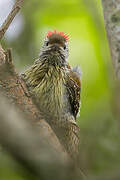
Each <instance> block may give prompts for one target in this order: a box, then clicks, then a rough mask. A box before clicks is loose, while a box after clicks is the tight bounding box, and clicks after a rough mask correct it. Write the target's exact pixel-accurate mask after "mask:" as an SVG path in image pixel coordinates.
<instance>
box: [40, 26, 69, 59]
mask: <svg viewBox="0 0 120 180" xmlns="http://www.w3.org/2000/svg"><path fill="white" fill-rule="evenodd" d="M68 40H69V36H68V35H67V34H65V33H63V32H57V31H56V30H54V31H48V34H47V35H46V37H45V40H44V44H43V47H42V51H41V53H42V54H46V55H49V56H52V55H54V56H58V57H61V58H62V59H64V61H67V58H68Z"/></svg>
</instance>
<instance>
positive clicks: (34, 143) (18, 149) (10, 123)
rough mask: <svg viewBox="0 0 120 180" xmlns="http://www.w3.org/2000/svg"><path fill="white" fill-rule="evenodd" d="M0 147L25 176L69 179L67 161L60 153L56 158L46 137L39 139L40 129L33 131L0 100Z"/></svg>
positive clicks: (68, 164)
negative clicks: (26, 173) (11, 157)
mask: <svg viewBox="0 0 120 180" xmlns="http://www.w3.org/2000/svg"><path fill="white" fill-rule="evenodd" d="M5 111H7V112H6V113H5ZM45 131H46V127H45ZM48 134H49V132H48ZM44 135H45V133H44ZM55 143H56V142H54V143H53V144H55ZM0 144H1V145H3V147H5V148H6V149H7V151H8V152H10V153H11V155H12V156H13V157H14V158H15V159H16V160H17V161H18V162H19V164H21V165H22V166H23V167H24V168H25V169H27V170H28V172H30V173H32V175H34V176H37V177H39V178H40V179H49V177H51V179H71V175H70V174H68V173H70V172H72V171H73V170H74V167H73V166H72V163H70V161H69V160H68V159H67V157H66V156H63V154H62V153H61V151H59V155H58V149H57V151H56V150H55V149H54V148H53V144H52V143H51V139H50V138H49V139H48V136H43V130H42V131H41V127H40V128H39V127H37V128H35V127H33V125H32V124H30V123H29V121H26V120H25V119H23V118H21V114H19V113H18V112H16V111H15V108H13V107H11V105H9V103H8V101H7V100H5V98H4V99H3V97H1V96H0ZM60 148H61V147H60ZM64 155H65V154H64ZM71 170H72V171H71Z"/></svg>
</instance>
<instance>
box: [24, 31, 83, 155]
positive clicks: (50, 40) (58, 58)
mask: <svg viewBox="0 0 120 180" xmlns="http://www.w3.org/2000/svg"><path fill="white" fill-rule="evenodd" d="M68 41H69V36H68V35H67V34H65V33H63V32H58V31H56V30H54V31H49V32H48V34H47V35H46V37H45V39H44V44H43V46H42V48H41V51H40V55H39V58H38V59H37V60H36V61H35V62H34V64H33V65H32V66H31V67H30V68H29V69H27V70H26V71H25V72H24V73H23V74H22V78H23V79H24V81H25V82H26V85H27V87H28V89H29V91H30V93H31V94H32V96H33V99H34V100H35V103H36V104H37V106H38V108H39V109H40V111H41V112H42V114H43V115H44V117H45V119H46V120H47V122H48V123H49V124H50V126H51V127H52V129H53V130H54V132H55V134H56V135H57V136H58V138H59V140H60V142H61V143H62V144H63V146H64V147H65V149H66V150H67V152H68V153H69V154H70V156H71V157H73V158H74V157H76V155H77V154H78V145H79V126H78V125H77V122H76V117H77V115H78V113H79V107H80V92H81V70H80V68H79V67H78V66H77V67H74V68H72V67H71V66H70V65H69V63H68V55H69V50H68Z"/></svg>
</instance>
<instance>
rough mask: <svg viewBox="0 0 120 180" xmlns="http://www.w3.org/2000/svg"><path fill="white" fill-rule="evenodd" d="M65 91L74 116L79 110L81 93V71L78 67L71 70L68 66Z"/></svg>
mask: <svg viewBox="0 0 120 180" xmlns="http://www.w3.org/2000/svg"><path fill="white" fill-rule="evenodd" d="M68 72H69V73H68V78H67V85H66V86H67V91H68V96H69V101H70V105H71V110H72V113H73V116H74V117H75V119H76V116H77V114H78V112H79V108H80V92H81V79H80V78H81V70H80V68H79V67H75V68H71V67H70V66H68Z"/></svg>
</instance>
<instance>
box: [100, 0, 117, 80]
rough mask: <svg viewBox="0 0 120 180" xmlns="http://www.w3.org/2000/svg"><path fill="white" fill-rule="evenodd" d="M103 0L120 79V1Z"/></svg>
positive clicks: (111, 47)
mask: <svg viewBox="0 0 120 180" xmlns="http://www.w3.org/2000/svg"><path fill="white" fill-rule="evenodd" d="M101 1H102V5H103V12H104V19H105V25H106V31H107V37H108V40H109V47H110V51H111V55H112V61H113V66H114V70H115V74H116V77H117V79H118V80H120V5H119V1H113V0H101Z"/></svg>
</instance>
